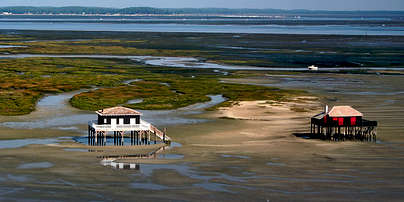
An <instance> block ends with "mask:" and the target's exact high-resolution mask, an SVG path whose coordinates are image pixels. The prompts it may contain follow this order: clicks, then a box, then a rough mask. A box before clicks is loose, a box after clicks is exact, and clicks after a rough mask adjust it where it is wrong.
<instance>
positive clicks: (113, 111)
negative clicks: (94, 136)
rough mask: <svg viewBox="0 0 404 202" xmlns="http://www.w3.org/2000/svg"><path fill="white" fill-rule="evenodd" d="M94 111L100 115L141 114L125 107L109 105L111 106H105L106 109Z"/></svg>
mask: <svg viewBox="0 0 404 202" xmlns="http://www.w3.org/2000/svg"><path fill="white" fill-rule="evenodd" d="M95 113H97V114H99V115H101V116H115V115H141V113H140V112H138V111H136V110H134V109H130V108H127V107H121V106H118V107H111V108H106V109H101V110H98V111H96V112H95Z"/></svg>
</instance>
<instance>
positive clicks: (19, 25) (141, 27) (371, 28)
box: [0, 18, 404, 36]
mask: <svg viewBox="0 0 404 202" xmlns="http://www.w3.org/2000/svg"><path fill="white" fill-rule="evenodd" d="M148 20H149V21H150V19H148ZM191 20H194V19H191ZM227 20H228V21H229V22H230V21H232V20H229V19H227ZM235 20H239V19H235ZM73 21H74V22H72V21H69V20H66V19H65V21H64V20H61V19H55V20H53V19H34V20H33V19H30V18H28V19H18V20H15V19H4V18H3V19H1V20H0V29H3V30H5V29H11V30H59V31H60V30H66V31H68V30H69V31H72V30H74V31H129V32H196V33H260V34H337V35H392V36H393V35H394V36H404V27H401V26H385V25H383V24H380V25H366V24H361V25H354V24H350V23H349V22H350V21H352V20H347V24H344V25H304V23H302V25H299V24H298V25H279V24H265V25H253V24H248V23H247V24H231V23H229V24H225V25H223V24H217V25H215V24H209V25H206V24H198V23H196V24H192V23H191V24H189V23H183V22H181V20H179V19H174V20H169V21H170V22H167V21H164V22H163V21H162V22H157V23H156V22H153V23H148V22H145V23H139V22H136V23H132V22H129V23H128V22H125V23H119V22H118V23H117V22H116V21H119V20H113V21H106V22H103V21H102V20H96V22H89V19H82V20H80V19H74V20H73ZM90 21H94V19H90ZM138 21H141V19H139V20H138ZM151 21H153V19H151ZM183 21H184V22H187V21H189V20H183ZM244 21H245V19H244ZM302 22H303V21H302Z"/></svg>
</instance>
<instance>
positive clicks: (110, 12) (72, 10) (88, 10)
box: [0, 6, 404, 18]
mask: <svg viewBox="0 0 404 202" xmlns="http://www.w3.org/2000/svg"><path fill="white" fill-rule="evenodd" d="M0 14H2V15H38V16H42V15H45V16H46V15H51V16H58V15H74V16H76V15H78V16H149V15H150V16H216V15H226V16H233V15H235V16H294V15H296V16H330V15H332V16H345V17H346V16H349V17H376V16H377V17H383V16H384V17H386V16H387V17H400V18H402V17H403V16H404V11H389V10H357V11H353V10H351V11H328V10H304V9H295V10H284V9H268V8H267V9H246V8H239V9H236V8H232V9H229V8H153V7H128V8H105V7H79V6H69V7H32V6H14V7H0Z"/></svg>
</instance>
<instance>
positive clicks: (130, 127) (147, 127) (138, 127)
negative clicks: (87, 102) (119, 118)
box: [88, 120, 171, 141]
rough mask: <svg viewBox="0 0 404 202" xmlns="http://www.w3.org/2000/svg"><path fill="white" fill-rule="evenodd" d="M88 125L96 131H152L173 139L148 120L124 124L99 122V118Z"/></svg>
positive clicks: (167, 139) (163, 138)
mask: <svg viewBox="0 0 404 202" xmlns="http://www.w3.org/2000/svg"><path fill="white" fill-rule="evenodd" d="M88 125H89V126H90V127H92V128H94V130H96V131H107V132H111V131H150V132H152V133H154V134H156V136H157V137H159V138H160V139H162V140H164V141H171V138H170V137H168V136H167V134H165V132H162V131H160V130H159V129H158V128H156V127H154V126H153V125H151V124H150V123H149V122H147V121H143V120H140V123H139V124H122V125H106V124H102V125H100V124H98V122H97V120H93V121H89V122H88Z"/></svg>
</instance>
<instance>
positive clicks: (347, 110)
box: [328, 106, 363, 117]
mask: <svg viewBox="0 0 404 202" xmlns="http://www.w3.org/2000/svg"><path fill="white" fill-rule="evenodd" d="M328 115H329V116H330V117H352V116H363V114H362V113H360V112H359V111H358V110H356V109H354V108H352V107H351V106H334V107H333V108H332V109H331V110H330V112H328Z"/></svg>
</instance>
